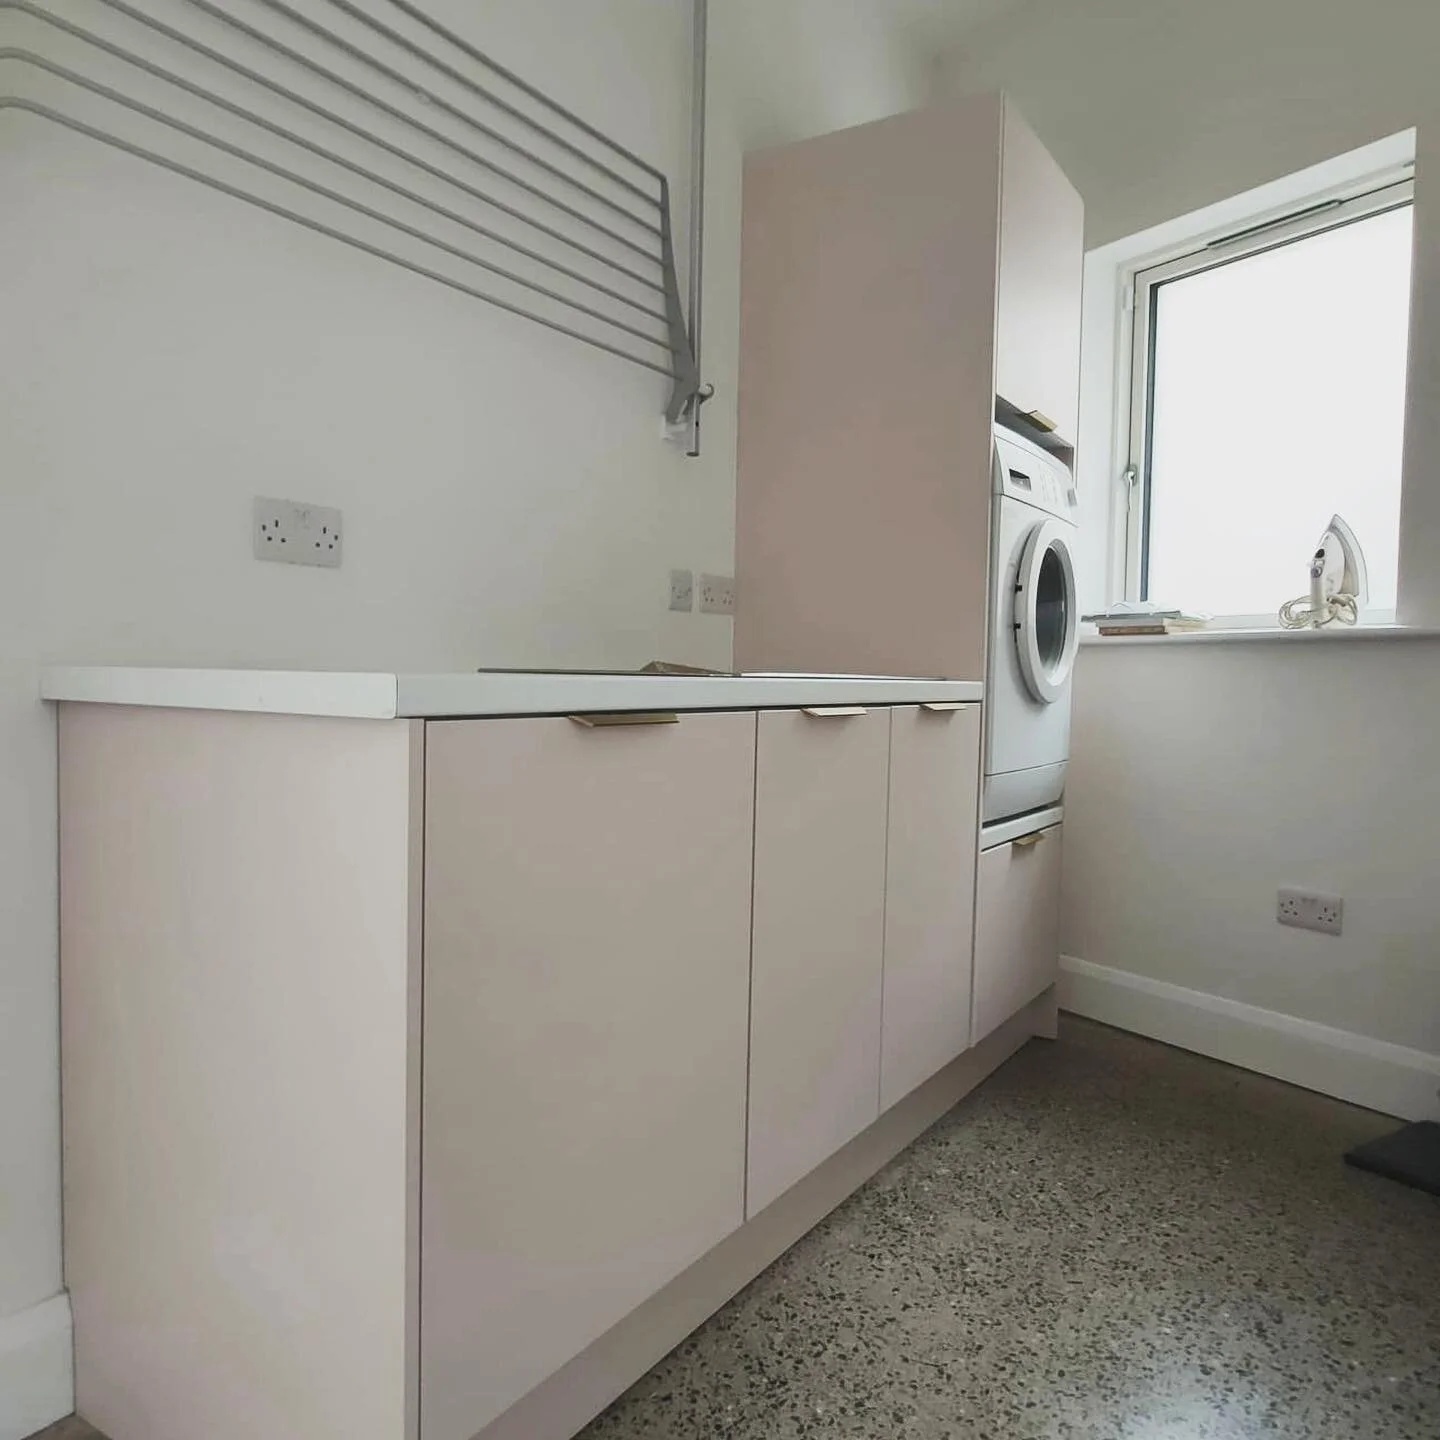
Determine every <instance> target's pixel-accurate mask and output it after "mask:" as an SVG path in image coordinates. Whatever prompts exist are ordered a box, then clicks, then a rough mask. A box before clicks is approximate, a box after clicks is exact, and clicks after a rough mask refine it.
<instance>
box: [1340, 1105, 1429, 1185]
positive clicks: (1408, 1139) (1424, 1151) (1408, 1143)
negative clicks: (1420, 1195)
mask: <svg viewBox="0 0 1440 1440" xmlns="http://www.w3.org/2000/svg"><path fill="white" fill-rule="evenodd" d="M1345 1162H1346V1164H1348V1165H1355V1166H1358V1167H1359V1168H1360V1169H1361V1170H1373V1171H1374V1172H1375V1173H1376V1174H1377V1175H1384V1176H1385V1177H1386V1179H1388V1180H1398V1181H1399V1182H1400V1183H1401V1184H1402V1185H1413V1186H1414V1187H1415V1188H1416V1189H1417V1190H1428V1191H1429V1192H1430V1193H1431V1194H1432V1195H1440V1125H1437V1124H1436V1123H1435V1121H1433V1120H1420V1121H1418V1122H1417V1123H1416V1124H1414V1125H1407V1126H1406V1127H1405V1128H1404V1129H1403V1130H1397V1131H1396V1132H1395V1133H1394V1134H1393V1135H1384V1136H1382V1137H1381V1138H1380V1139H1379V1140H1370V1141H1367V1142H1366V1143H1365V1144H1364V1145H1357V1146H1356V1147H1355V1148H1354V1149H1353V1150H1352V1151H1350V1153H1349V1154H1348V1155H1346V1157H1345Z"/></svg>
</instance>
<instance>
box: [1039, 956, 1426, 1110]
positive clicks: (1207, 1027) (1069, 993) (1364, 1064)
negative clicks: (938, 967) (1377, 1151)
mask: <svg viewBox="0 0 1440 1440" xmlns="http://www.w3.org/2000/svg"><path fill="white" fill-rule="evenodd" d="M1060 1008H1061V1009H1062V1010H1068V1011H1070V1012H1071V1013H1072V1014H1075V1015H1083V1016H1086V1017H1087V1018H1088V1019H1091V1020H1099V1021H1101V1022H1102V1023H1104V1024H1106V1025H1114V1026H1115V1027H1116V1028H1117V1029H1120V1030H1130V1031H1133V1032H1134V1033H1135V1034H1137V1035H1148V1036H1150V1037H1151V1038H1152V1039H1155V1040H1163V1041H1164V1042H1165V1043H1166V1044H1167V1045H1177V1046H1179V1047H1180V1048H1181V1049H1182V1050H1194V1051H1195V1052H1197V1053H1198V1054H1201V1055H1209V1056H1211V1057H1212V1058H1214V1059H1216V1060H1224V1061H1225V1062H1227V1063H1228V1064H1230V1065H1238V1066H1240V1067H1241V1068H1243V1069H1245V1070H1254V1071H1257V1072H1258V1073H1259V1074H1261V1075H1273V1076H1274V1077H1275V1078H1276V1079H1277V1080H1286V1081H1288V1082H1289V1083H1290V1084H1292V1085H1300V1086H1303V1087H1304V1088H1305V1089H1307V1090H1317V1091H1319V1092H1320V1093H1321V1094H1322V1095H1333V1096H1334V1097H1335V1098H1336V1099H1337V1100H1345V1101H1348V1102H1349V1103H1350V1104H1352V1105H1363V1106H1364V1107H1365V1108H1366V1109H1369V1110H1378V1111H1380V1112H1381V1113H1382V1114H1384V1115H1395V1116H1398V1117H1399V1118H1401V1119H1402V1120H1427V1119H1434V1118H1437V1117H1440V1102H1437V1099H1436V1091H1437V1089H1440V1055H1430V1054H1427V1053H1426V1052H1425V1051H1423V1050H1412V1049H1410V1048H1408V1047H1407V1046H1404V1045H1392V1044H1389V1043H1388V1042H1386V1041H1384V1040H1372V1039H1371V1038H1369V1037H1368V1036H1365V1035H1355V1034H1352V1033H1351V1032H1350V1031H1348V1030H1336V1029H1333V1028H1332V1027H1331V1026H1329V1025H1318V1024H1316V1023H1315V1022H1314V1021H1313V1020H1300V1019H1297V1018H1296V1017H1295V1016H1293V1015H1283V1014H1281V1013H1280V1012H1279V1011H1276V1010H1263V1009H1261V1008H1260V1007H1259V1006H1258V1005H1245V1004H1242V1003H1241V1002H1240V1001H1238V1000H1226V999H1223V998H1221V997H1220V996H1218V995H1206V994H1204V993H1203V992H1202V991H1199V990H1187V989H1185V988H1184V986H1181V985H1171V984H1168V983H1167V982H1165V981H1163V980H1152V979H1150V978H1149V977H1148V976H1145V975H1135V974H1132V973H1131V972H1129V971H1128V970H1115V969H1112V968H1111V967H1110V966H1108V965H1094V964H1092V963H1091V962H1090V961H1088V960H1080V959H1077V958H1076V957H1074V956H1072V955H1065V956H1062V957H1061V959H1060Z"/></svg>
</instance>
